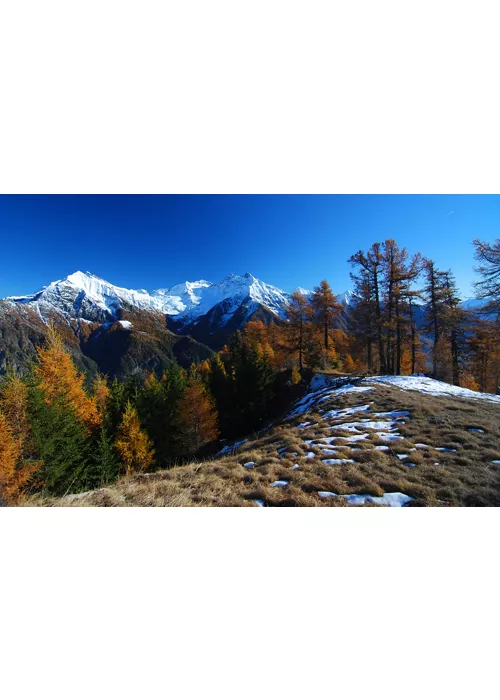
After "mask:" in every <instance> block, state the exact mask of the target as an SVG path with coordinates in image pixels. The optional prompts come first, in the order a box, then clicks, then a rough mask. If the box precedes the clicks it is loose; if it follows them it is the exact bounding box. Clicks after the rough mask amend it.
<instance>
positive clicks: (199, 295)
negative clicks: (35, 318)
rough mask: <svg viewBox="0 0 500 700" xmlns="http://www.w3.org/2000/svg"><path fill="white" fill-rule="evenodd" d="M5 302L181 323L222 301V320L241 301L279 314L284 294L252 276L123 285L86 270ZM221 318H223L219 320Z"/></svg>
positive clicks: (79, 314) (85, 316)
mask: <svg viewBox="0 0 500 700" xmlns="http://www.w3.org/2000/svg"><path fill="white" fill-rule="evenodd" d="M6 301H7V302H10V303H12V304H19V305H28V306H29V307H32V308H35V309H36V310H37V312H38V313H39V315H40V316H41V317H42V318H47V317H48V316H49V315H50V312H51V311H54V310H55V311H57V312H61V313H63V314H64V315H65V316H68V317H70V318H75V319H80V320H84V321H96V322H101V321H105V320H111V319H116V318H117V317H118V315H119V311H120V309H140V310H143V311H157V312H160V313H162V314H165V315H166V316H169V317H172V318H173V319H175V321H176V325H177V326H178V327H180V326H186V325H188V324H190V323H192V322H193V321H195V320H196V319H197V318H198V317H200V316H203V315H205V314H207V313H208V312H209V311H210V310H211V309H213V308H214V307H216V306H217V305H219V304H221V303H223V302H226V315H227V318H226V321H227V320H229V318H230V316H231V314H232V313H234V312H236V310H237V309H239V308H240V306H241V305H242V304H243V303H244V302H246V303H247V305H248V306H249V309H251V310H255V308H257V307H258V306H263V307H265V308H266V309H267V310H268V311H270V312H271V313H273V314H275V315H276V316H278V317H280V318H283V317H284V315H285V309H286V307H287V306H288V304H289V295H288V294H286V293H285V292H283V291H282V290H281V289H278V288H277V287H273V286H272V285H270V284H266V283H265V282H262V281H261V280H259V279H257V278H256V277H254V276H253V275H251V274H249V273H246V274H245V275H243V276H239V275H234V274H231V275H228V277H226V278H225V279H223V280H222V282H219V283H213V282H207V281H206V280H199V281H197V282H183V283H182V284H177V285H175V286H174V287H172V288H170V289H156V290H154V291H153V292H148V291H146V290H145V289H138V290H136V289H125V288H123V287H117V286H116V285H113V284H110V283H109V282H106V281H105V280H102V279H100V278H99V277H96V276H95V275H93V274H92V273H90V272H75V273H73V274H71V275H68V277H65V278H64V279H62V280H58V281H56V282H52V283H51V284H49V285H48V286H46V287H44V288H43V289H41V290H40V291H39V292H37V293H36V294H31V295H28V296H25V297H8V298H7V299H6ZM221 322H223V319H221Z"/></svg>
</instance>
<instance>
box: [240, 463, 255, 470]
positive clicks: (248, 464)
mask: <svg viewBox="0 0 500 700" xmlns="http://www.w3.org/2000/svg"><path fill="white" fill-rule="evenodd" d="M256 464H257V462H246V463H245V464H244V465H243V466H244V467H245V469H251V468H252V467H255V465H256Z"/></svg>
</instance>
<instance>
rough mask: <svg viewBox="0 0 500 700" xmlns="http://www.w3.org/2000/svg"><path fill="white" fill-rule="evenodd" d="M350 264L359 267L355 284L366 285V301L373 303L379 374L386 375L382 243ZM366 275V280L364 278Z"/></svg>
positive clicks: (356, 257) (372, 318) (351, 259)
mask: <svg viewBox="0 0 500 700" xmlns="http://www.w3.org/2000/svg"><path fill="white" fill-rule="evenodd" d="M349 262H350V263H351V265H353V266H354V267H357V268H358V269H359V270H360V271H361V272H360V273H358V275H356V274H355V273H353V275H352V278H353V280H354V281H355V284H356V282H357V284H358V285H359V286H358V288H359V287H361V285H363V284H364V285H365V300H366V301H370V302H372V303H371V305H370V316H369V319H370V323H372V324H373V326H374V328H373V330H374V332H375V336H376V341H377V348H378V363H379V373H380V374H386V372H387V363H386V358H385V349H384V321H383V318H382V299H381V297H382V291H381V275H382V251H381V245H380V243H374V244H373V245H372V246H371V248H370V249H369V250H368V252H366V253H365V252H364V251H362V250H359V251H358V252H357V253H355V254H354V255H352V256H351V257H350V258H349ZM365 275H366V279H365V280H363V277H364V276H365Z"/></svg>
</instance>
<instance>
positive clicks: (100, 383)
mask: <svg viewBox="0 0 500 700" xmlns="http://www.w3.org/2000/svg"><path fill="white" fill-rule="evenodd" d="M110 393H111V391H110V389H109V386H108V382H107V379H106V377H104V376H103V375H102V374H99V375H98V376H97V377H96V378H95V379H94V384H93V386H92V394H93V397H94V400H95V402H96V404H97V408H98V410H99V413H100V415H101V416H102V415H103V413H104V409H105V408H106V403H107V401H108V399H109V395H110Z"/></svg>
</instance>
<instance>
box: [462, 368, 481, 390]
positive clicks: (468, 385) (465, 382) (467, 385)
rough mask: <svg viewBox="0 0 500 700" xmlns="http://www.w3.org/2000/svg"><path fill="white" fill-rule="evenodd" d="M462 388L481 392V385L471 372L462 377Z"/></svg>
mask: <svg viewBox="0 0 500 700" xmlns="http://www.w3.org/2000/svg"><path fill="white" fill-rule="evenodd" d="M460 386H461V387H463V388H464V389H471V390H472V391H479V384H478V383H477V382H476V380H475V379H474V377H473V376H472V374H470V373H469V372H464V373H463V374H462V375H461V377H460Z"/></svg>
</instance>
